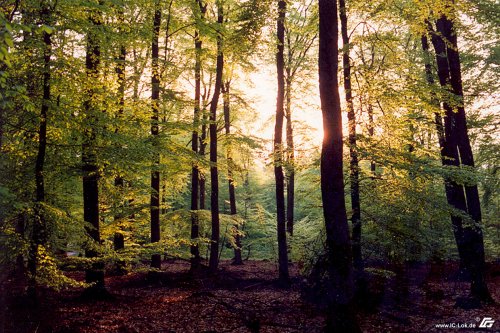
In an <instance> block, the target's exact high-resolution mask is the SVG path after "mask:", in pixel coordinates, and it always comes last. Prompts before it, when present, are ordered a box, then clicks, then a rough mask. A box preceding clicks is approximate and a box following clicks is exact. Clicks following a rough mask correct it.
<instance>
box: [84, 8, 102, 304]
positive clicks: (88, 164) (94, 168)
mask: <svg viewBox="0 0 500 333" xmlns="http://www.w3.org/2000/svg"><path fill="white" fill-rule="evenodd" d="M101 20H102V18H101V13H100V12H99V11H98V10H95V9H93V10H91V11H90V14H89V21H90V24H91V25H90V31H89V32H88V34H87V50H86V56H85V67H86V71H87V78H88V84H89V87H88V88H87V89H88V90H87V99H86V100H85V102H84V109H85V118H86V119H85V120H86V124H85V129H84V135H83V143H82V164H83V219H84V220H85V222H87V223H90V225H91V227H88V228H86V231H87V234H88V235H89V236H90V238H91V239H93V240H94V244H90V246H89V247H88V248H87V249H86V250H85V256H86V257H88V258H95V257H97V256H98V254H99V253H98V251H97V250H96V247H97V246H99V244H100V242H101V237H100V231H99V167H98V164H97V149H96V140H97V125H98V123H97V122H98V120H97V117H98V116H97V113H98V112H99V111H98V106H97V105H96V104H95V103H96V102H95V95H96V94H97V92H96V90H95V88H94V87H93V84H94V82H93V81H97V80H98V79H99V63H100V57H101V49H100V41H99V37H98V32H97V30H98V28H99V25H101ZM85 280H86V282H87V283H92V286H91V287H90V288H89V289H87V291H86V293H88V294H89V295H92V296H100V295H102V294H105V293H106V289H105V284H104V265H103V263H94V264H92V267H91V268H89V269H87V270H86V272H85Z"/></svg>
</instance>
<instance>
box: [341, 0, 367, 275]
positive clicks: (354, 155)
mask: <svg viewBox="0 0 500 333" xmlns="http://www.w3.org/2000/svg"><path fill="white" fill-rule="evenodd" d="M339 11H340V23H341V34H342V44H343V45H342V46H343V49H342V63H343V74H344V90H345V99H346V107H347V119H348V123H349V126H348V128H349V157H350V162H349V178H350V185H351V191H350V192H351V193H350V195H351V209H352V215H351V223H352V256H353V263H354V268H355V269H356V271H357V274H358V275H359V274H362V271H363V258H362V255H361V204H360V195H359V162H358V152H357V149H358V147H357V144H356V114H355V113H354V103H353V97H352V85H351V61H350V59H349V49H350V45H349V34H348V31H347V8H346V5H345V0H339Z"/></svg>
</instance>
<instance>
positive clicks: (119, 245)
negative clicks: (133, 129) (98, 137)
mask: <svg viewBox="0 0 500 333" xmlns="http://www.w3.org/2000/svg"><path fill="white" fill-rule="evenodd" d="M118 22H119V24H120V26H119V28H118V31H119V32H120V33H123V25H124V24H125V23H124V9H123V7H119V8H118ZM126 59H127V49H126V47H125V45H124V44H123V43H122V44H121V45H120V51H119V54H118V58H117V61H116V67H115V72H116V75H117V76H118V99H119V100H118V115H117V118H120V117H121V116H122V115H123V111H124V108H125V85H126V82H125V61H126ZM118 131H119V127H118V126H117V127H116V129H115V134H116V133H118ZM117 149H119V148H117ZM114 184H115V187H116V189H117V190H118V191H119V196H120V197H121V196H122V193H123V188H124V186H125V180H124V179H123V176H122V175H121V174H119V173H117V174H116V175H115V180H114ZM123 208H124V201H123V200H121V201H120V202H119V206H118V209H120V210H123ZM122 214H123V213H115V216H114V220H115V221H116V222H118V221H119V220H120V219H121V218H122V217H123V215H122ZM119 229H121V228H119ZM113 246H114V249H115V251H118V250H121V249H123V248H124V247H125V238H124V236H123V233H122V231H121V230H118V231H117V232H115V235H114V238H113ZM120 261H121V260H120Z"/></svg>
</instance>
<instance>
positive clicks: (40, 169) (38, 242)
mask: <svg viewBox="0 0 500 333" xmlns="http://www.w3.org/2000/svg"><path fill="white" fill-rule="evenodd" d="M49 11H50V9H48V8H47V7H45V8H43V9H42V13H41V14H42V17H43V19H44V21H45V22H46V24H49V22H47V21H48V18H49V17H48V16H49V15H50V12H49ZM43 43H44V50H43V98H42V107H41V110H40V124H39V128H38V153H37V157H36V163H35V183H36V184H35V185H36V194H35V205H34V213H35V214H34V215H35V216H34V221H33V230H32V240H31V245H30V255H29V257H28V258H29V260H28V268H29V272H30V274H31V278H30V286H29V294H31V296H33V297H34V298H36V276H37V270H38V260H39V258H38V252H39V248H40V247H41V246H46V243H47V227H46V221H45V214H44V207H43V204H44V202H45V181H44V174H43V173H44V164H45V151H46V148H47V113H48V111H49V104H50V98H51V97H50V76H51V73H50V57H51V55H52V41H51V34H50V33H48V32H46V31H44V32H43Z"/></svg>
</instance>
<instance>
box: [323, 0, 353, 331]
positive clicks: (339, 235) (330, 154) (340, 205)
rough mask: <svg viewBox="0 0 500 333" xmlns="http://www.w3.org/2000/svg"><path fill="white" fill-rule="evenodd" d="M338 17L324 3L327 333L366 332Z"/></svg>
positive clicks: (329, 2) (329, 0)
mask: <svg viewBox="0 0 500 333" xmlns="http://www.w3.org/2000/svg"><path fill="white" fill-rule="evenodd" d="M337 43H338V18H337V2H336V1H335V0H320V1H319V89H320V99H321V110H322V113H323V131H324V137H323V144H322V149H321V195H322V201H323V214H324V218H325V226H326V245H327V254H328V280H329V281H328V290H327V292H328V296H329V304H328V313H327V322H326V329H325V331H326V332H332V333H334V332H342V333H347V332H350V333H356V332H361V330H360V328H359V326H358V323H357V319H356V316H355V313H354V310H353V268H352V261H351V260H352V258H351V242H350V239H349V226H348V224H347V213H346V207H345V199H344V182H343V172H342V150H343V147H342V145H343V142H342V114H341V109H340V96H339V86H338V74H337V71H338V60H337V59H338V46H337V45H338V44H337Z"/></svg>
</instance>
